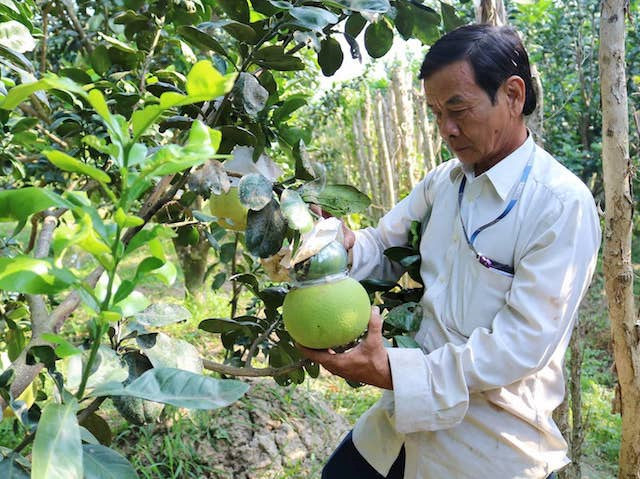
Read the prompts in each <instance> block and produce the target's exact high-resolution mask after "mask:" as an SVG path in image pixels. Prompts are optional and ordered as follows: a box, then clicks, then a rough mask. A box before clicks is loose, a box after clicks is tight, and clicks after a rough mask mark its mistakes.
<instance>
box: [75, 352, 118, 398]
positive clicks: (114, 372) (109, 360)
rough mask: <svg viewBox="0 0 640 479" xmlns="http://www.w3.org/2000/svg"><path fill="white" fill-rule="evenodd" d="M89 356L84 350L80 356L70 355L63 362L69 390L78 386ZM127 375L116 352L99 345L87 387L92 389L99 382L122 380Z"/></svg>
mask: <svg viewBox="0 0 640 479" xmlns="http://www.w3.org/2000/svg"><path fill="white" fill-rule="evenodd" d="M88 357H89V351H88V350H87V351H84V352H83V354H82V356H80V355H77V356H71V357H70V358H68V359H67V360H66V361H65V362H64V363H63V364H64V366H65V368H66V369H65V373H66V374H65V378H66V384H65V386H66V387H67V388H68V389H69V390H70V391H75V390H77V388H78V386H80V380H81V378H82V371H83V368H84V367H85V365H86V362H87V359H88ZM128 376H129V372H128V370H127V368H126V367H125V366H124V365H123V364H122V362H121V361H120V357H119V356H118V355H117V354H116V352H115V351H114V350H113V349H111V348H110V347H108V346H104V345H101V346H100V347H99V348H98V354H97V356H96V361H95V362H94V364H93V366H92V367H91V373H90V375H89V380H88V381H87V389H93V388H95V387H96V386H99V385H100V384H104V383H107V382H111V381H118V382H121V381H124V380H125V379H127V377H128Z"/></svg>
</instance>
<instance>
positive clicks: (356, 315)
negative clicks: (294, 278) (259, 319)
mask: <svg viewBox="0 0 640 479" xmlns="http://www.w3.org/2000/svg"><path fill="white" fill-rule="evenodd" d="M370 315H371V304H370V303H369V296H367V292H366V291H365V289H364V288H363V287H362V286H361V285H360V283H358V282H357V281H356V280H355V279H352V278H345V279H341V280H338V281H335V282H332V283H323V284H317V285H313V286H307V287H302V288H298V289H293V290H291V291H289V293H287V296H286V297H285V298H284V304H283V306H282V316H283V319H284V326H285V328H286V329H287V331H288V332H289V334H290V335H291V337H292V338H293V339H295V340H296V341H297V342H298V343H300V344H302V345H303V346H306V347H307V348H313V349H326V348H334V347H337V346H342V345H345V344H348V343H350V342H351V341H353V340H354V339H356V338H357V337H358V336H360V335H361V334H362V333H363V332H364V330H365V329H366V328H367V324H368V323H369V317H370Z"/></svg>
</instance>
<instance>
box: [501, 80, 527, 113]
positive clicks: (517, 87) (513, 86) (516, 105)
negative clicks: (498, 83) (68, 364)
mask: <svg viewBox="0 0 640 479" xmlns="http://www.w3.org/2000/svg"><path fill="white" fill-rule="evenodd" d="M502 86H503V88H504V92H505V95H506V99H507V104H508V105H509V110H511V112H512V113H513V115H515V116H518V117H519V116H521V115H522V110H523V108H524V100H525V96H526V87H525V85H524V80H523V79H522V77H520V76H518V75H511V76H510V77H509V78H507V79H506V80H505V82H504V84H503V85H502Z"/></svg>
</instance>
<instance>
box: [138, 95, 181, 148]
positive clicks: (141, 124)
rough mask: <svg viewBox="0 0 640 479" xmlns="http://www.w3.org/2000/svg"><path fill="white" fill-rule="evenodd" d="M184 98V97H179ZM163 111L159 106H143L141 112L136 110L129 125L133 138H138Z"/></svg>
mask: <svg viewBox="0 0 640 479" xmlns="http://www.w3.org/2000/svg"><path fill="white" fill-rule="evenodd" d="M180 96H181V97H184V95H180ZM164 110H165V109H164V108H163V107H161V106H160V105H149V106H145V107H144V108H143V109H142V110H137V111H134V112H133V115H131V124H132V126H133V137H134V138H139V137H140V136H142V134H143V133H144V132H145V131H147V128H149V127H150V126H151V125H153V123H154V122H155V121H156V120H157V119H158V118H159V117H160V115H162V112H163V111H164Z"/></svg>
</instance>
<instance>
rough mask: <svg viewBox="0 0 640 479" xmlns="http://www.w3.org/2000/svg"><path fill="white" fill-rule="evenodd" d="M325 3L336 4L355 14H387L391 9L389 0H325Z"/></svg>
mask: <svg viewBox="0 0 640 479" xmlns="http://www.w3.org/2000/svg"><path fill="white" fill-rule="evenodd" d="M324 3H334V4H337V5H340V6H343V7H345V8H348V9H349V10H353V11H354V12H366V13H386V12H387V11H389V9H390V8H391V5H390V4H389V0H331V1H330V2H329V1H327V0H325V1H324Z"/></svg>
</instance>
